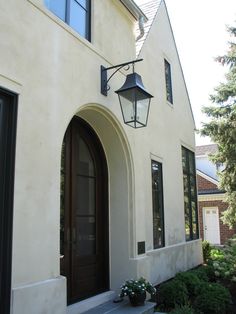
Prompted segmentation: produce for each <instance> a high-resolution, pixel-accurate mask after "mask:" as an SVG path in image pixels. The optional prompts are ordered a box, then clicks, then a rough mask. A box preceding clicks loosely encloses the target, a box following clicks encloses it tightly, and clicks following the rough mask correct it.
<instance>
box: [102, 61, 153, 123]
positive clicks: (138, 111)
mask: <svg viewBox="0 0 236 314" xmlns="http://www.w3.org/2000/svg"><path fill="white" fill-rule="evenodd" d="M142 60H143V59H138V60H134V61H131V62H126V63H122V64H119V65H116V66H113V67H109V68H104V67H103V66H102V67H101V93H102V94H103V95H105V96H107V91H108V90H109V87H108V81H109V80H110V79H111V77H112V76H113V75H114V74H115V73H116V72H118V71H119V70H120V69H121V68H123V67H125V66H127V65H129V64H132V65H133V73H131V74H128V75H127V77H126V81H125V83H124V85H123V86H122V87H121V88H119V89H118V90H117V91H115V92H116V93H117V94H118V97H119V102H120V106H121V111H122V115H123V119H124V123H125V124H127V125H129V126H131V127H133V128H142V127H145V126H146V125H147V120H148V114H149V106H150V101H151V98H152V97H153V96H152V95H151V94H149V93H148V92H147V91H146V89H145V87H144V86H143V82H142V78H141V76H140V75H139V74H137V73H136V72H134V63H136V62H139V61H142ZM114 68H118V69H116V71H115V72H113V73H112V75H111V76H110V77H109V79H107V70H111V69H114Z"/></svg>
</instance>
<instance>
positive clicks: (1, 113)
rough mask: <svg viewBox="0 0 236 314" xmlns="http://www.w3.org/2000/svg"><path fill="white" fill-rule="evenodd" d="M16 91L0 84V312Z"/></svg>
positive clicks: (7, 276) (6, 287) (5, 298)
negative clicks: (0, 86) (8, 89)
mask: <svg viewBox="0 0 236 314" xmlns="http://www.w3.org/2000/svg"><path fill="white" fill-rule="evenodd" d="M16 122H17V95H15V94H13V93H11V92H9V91H6V90H4V89H2V88H0V169H1V170H0V173H1V174H0V230H1V231H0V233H1V235H0V313H1V314H7V313H10V307H11V277H12V276H11V266H12V265H11V264H12V230H13V196H14V173H15V145H16Z"/></svg>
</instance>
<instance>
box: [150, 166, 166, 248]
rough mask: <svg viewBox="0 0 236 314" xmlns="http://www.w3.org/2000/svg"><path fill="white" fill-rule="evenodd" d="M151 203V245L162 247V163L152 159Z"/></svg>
mask: <svg viewBox="0 0 236 314" xmlns="http://www.w3.org/2000/svg"><path fill="white" fill-rule="evenodd" d="M152 203H153V247H154V249H157V248H160V247H163V246H164V245H165V243H164V208H163V182H162V164H161V163H159V162H157V161H154V160H152Z"/></svg>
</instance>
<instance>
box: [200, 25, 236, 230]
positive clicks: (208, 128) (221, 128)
mask: <svg viewBox="0 0 236 314" xmlns="http://www.w3.org/2000/svg"><path fill="white" fill-rule="evenodd" d="M228 32H229V33H230V34H231V36H232V37H233V40H232V41H231V42H230V43H229V50H228V52H227V53H226V54H225V55H224V56H220V57H217V58H216V61H218V62H220V63H221V64H222V65H224V66H227V68H228V71H227V74H226V76H225V77H226V81H225V82H224V83H220V84H219V86H218V87H216V88H215V93H214V94H213V95H211V96H210V99H211V101H212V105H211V106H208V107H204V108H203V112H204V113H205V114H206V115H207V116H208V117H209V118H210V122H208V123H203V127H202V129H201V130H200V133H201V134H202V135H204V136H205V135H207V136H209V137H210V138H211V140H212V141H213V142H215V143H216V144H218V152H217V153H216V154H214V155H212V156H211V157H210V158H211V160H212V161H213V162H214V163H220V164H223V165H224V167H225V168H224V170H223V171H222V172H221V173H219V185H220V188H221V189H223V190H225V191H226V201H227V202H228V204H229V206H228V209H227V210H226V211H225V212H224V213H223V216H222V217H221V219H222V221H223V222H224V223H225V224H227V225H229V226H230V227H233V226H234V225H235V223H236V43H235V38H236V27H228Z"/></svg>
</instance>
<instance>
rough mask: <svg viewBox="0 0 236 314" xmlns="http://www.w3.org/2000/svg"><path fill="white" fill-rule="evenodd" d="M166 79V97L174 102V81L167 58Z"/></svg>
mask: <svg viewBox="0 0 236 314" xmlns="http://www.w3.org/2000/svg"><path fill="white" fill-rule="evenodd" d="M164 61H165V80H166V99H167V100H168V101H169V102H170V103H171V104H173V93H172V81H171V66H170V64H169V62H168V61H167V60H166V59H165V60H164Z"/></svg>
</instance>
